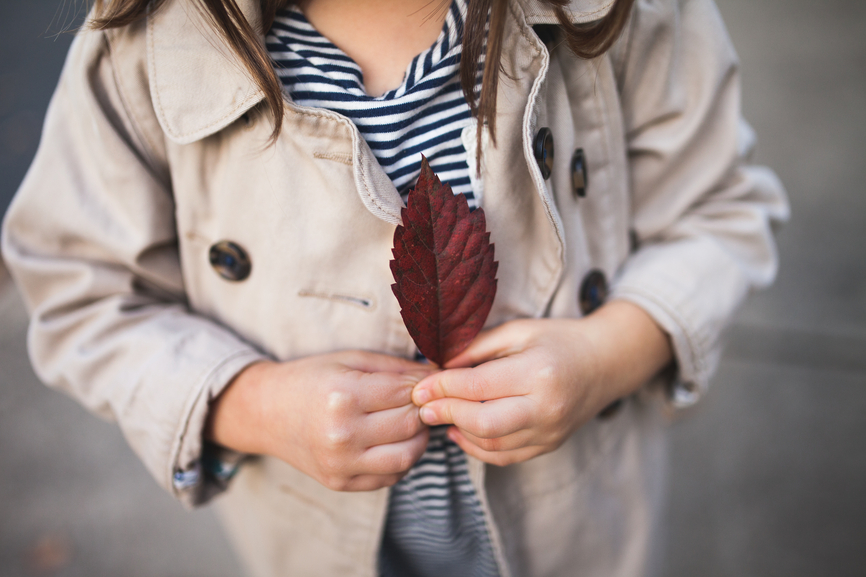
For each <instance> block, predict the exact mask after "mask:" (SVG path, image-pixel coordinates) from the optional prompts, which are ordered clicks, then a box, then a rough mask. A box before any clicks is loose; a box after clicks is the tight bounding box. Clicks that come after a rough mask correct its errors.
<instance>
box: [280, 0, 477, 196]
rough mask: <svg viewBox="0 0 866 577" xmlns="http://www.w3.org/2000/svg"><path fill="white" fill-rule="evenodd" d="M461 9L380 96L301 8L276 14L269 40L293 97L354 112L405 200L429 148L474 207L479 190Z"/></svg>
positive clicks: (459, 3)
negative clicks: (471, 152)
mask: <svg viewBox="0 0 866 577" xmlns="http://www.w3.org/2000/svg"><path fill="white" fill-rule="evenodd" d="M464 13H465V0H455V1H454V2H453V3H452V4H451V6H450V8H449V10H448V14H447V15H446V18H445V24H444V25H443V28H442V33H441V34H440V35H439V38H438V40H437V41H436V43H435V44H433V46H431V47H430V48H429V49H427V50H425V51H424V52H422V53H421V54H419V55H418V56H416V57H415V58H414V59H413V60H412V63H411V64H410V65H409V67H408V68H407V70H406V74H405V77H404V79H403V83H402V84H401V85H400V86H399V87H397V88H395V89H394V90H391V91H389V92H387V93H385V94H383V95H382V96H378V97H373V96H369V95H367V93H366V91H365V89H364V80H363V74H362V72H361V68H360V67H359V66H358V65H357V64H356V63H355V62H354V61H353V60H352V59H351V58H349V57H348V56H347V55H346V54H345V53H344V52H343V51H342V50H340V49H339V48H338V47H337V46H335V45H334V44H333V43H332V42H331V41H330V40H328V39H327V38H325V37H324V36H322V35H321V34H320V33H319V32H318V31H317V30H316V29H315V28H313V26H312V25H311V24H310V23H309V21H307V19H306V18H305V17H304V15H303V13H302V12H301V11H300V10H299V9H298V8H297V7H293V8H288V9H286V10H283V11H281V12H279V13H278V14H277V17H276V19H275V20H274V24H273V26H272V27H271V30H270V33H269V34H268V37H267V41H266V42H267V48H268V52H269V53H270V55H271V58H272V59H273V60H274V62H275V64H276V66H275V69H276V72H277V75H278V76H279V77H280V79H281V80H282V83H283V86H284V87H285V89H286V91H287V92H288V93H289V95H290V96H291V98H292V100H293V101H294V102H295V103H296V104H299V105H301V106H310V107H316V108H326V109H328V110H333V111H334V112H339V113H340V114H342V115H344V116H346V117H347V118H349V119H351V120H352V121H353V122H354V123H355V125H356V126H357V127H358V131H359V132H360V133H361V135H362V137H363V138H364V140H366V141H367V144H368V145H369V146H370V149H371V150H372V152H373V154H374V155H375V156H376V159H377V160H378V161H379V164H380V165H381V166H382V168H383V169H384V171H385V173H386V174H387V175H388V176H389V177H390V178H391V181H392V182H393V183H394V186H395V187H396V188H397V190H398V191H399V192H400V194H401V195H402V196H403V200H404V201H405V200H406V195H407V194H408V193H409V189H410V188H411V187H412V186H414V184H415V182H416V181H417V179H418V174H419V173H420V171H421V154H424V155H425V156H426V157H427V160H428V162H429V163H430V167H431V168H432V169H433V171H434V172H435V173H436V174H437V176H439V178H440V179H441V180H442V182H447V183H448V184H450V185H451V188H452V190H453V191H454V194H464V195H466V200H467V201H468V202H469V206H470V208H475V207H477V206H478V201H477V199H476V192H478V191H473V187H472V179H470V175H469V166H468V163H467V154H466V148H465V146H464V144H463V141H462V139H461V135H462V132H463V130H464V129H465V128H467V127H468V126H470V125H472V124H474V121H473V119H472V115H471V113H470V111H469V105H468V104H467V103H466V99H465V98H464V97H463V92H462V90H461V88H460V80H459V75H458V74H457V71H458V68H459V66H460V52H461V46H460V42H461V38H462V35H463V14H464ZM479 78H480V77H479Z"/></svg>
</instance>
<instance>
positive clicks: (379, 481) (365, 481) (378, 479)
mask: <svg viewBox="0 0 866 577" xmlns="http://www.w3.org/2000/svg"><path fill="white" fill-rule="evenodd" d="M405 476H406V475H405V473H401V474H394V475H358V476H356V477H352V478H351V479H348V480H347V481H344V482H343V484H342V486H340V487H329V488H330V489H333V490H335V491H349V492H359V491H375V490H376V489H382V488H384V487H391V486H392V485H395V484H396V483H397V481H399V480H400V479H402V478H403V477H405Z"/></svg>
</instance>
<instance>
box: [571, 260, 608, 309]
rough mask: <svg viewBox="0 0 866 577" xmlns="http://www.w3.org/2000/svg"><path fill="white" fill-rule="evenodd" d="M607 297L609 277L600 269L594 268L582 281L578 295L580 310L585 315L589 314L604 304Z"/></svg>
mask: <svg viewBox="0 0 866 577" xmlns="http://www.w3.org/2000/svg"><path fill="white" fill-rule="evenodd" d="M605 299H607V278H605V276H604V273H603V272H601V271H600V270H598V269H593V270H591V271H589V272H588V273H587V275H586V276H585V277H583V282H582V283H580V294H579V295H578V302H579V303H580V310H581V312H583V314H584V315H588V314H589V313H591V312H592V311H594V310H595V309H597V308H598V307H600V306H601V305H603V304H604V301H605Z"/></svg>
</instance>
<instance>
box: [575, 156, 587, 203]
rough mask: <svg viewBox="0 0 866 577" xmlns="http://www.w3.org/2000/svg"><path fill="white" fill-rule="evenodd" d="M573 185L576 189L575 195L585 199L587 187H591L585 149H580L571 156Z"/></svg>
mask: <svg viewBox="0 0 866 577" xmlns="http://www.w3.org/2000/svg"><path fill="white" fill-rule="evenodd" d="M571 183H572V186H573V187H574V195H575V196H579V197H581V198H583V197H584V196H586V187H587V186H589V178H588V176H587V174H586V156H585V155H584V154H583V149H582V148H578V149H577V150H575V151H574V154H572V155H571Z"/></svg>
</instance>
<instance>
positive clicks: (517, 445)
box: [460, 429, 536, 453]
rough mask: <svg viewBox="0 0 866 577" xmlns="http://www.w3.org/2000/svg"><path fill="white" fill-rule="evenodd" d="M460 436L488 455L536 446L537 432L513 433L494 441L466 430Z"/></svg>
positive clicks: (522, 431)
mask: <svg viewBox="0 0 866 577" xmlns="http://www.w3.org/2000/svg"><path fill="white" fill-rule="evenodd" d="M460 434H462V435H463V437H464V438H465V439H466V440H467V441H469V442H470V443H472V444H473V445H475V446H476V447H478V448H479V449H482V450H484V451H486V452H488V453H498V452H502V451H514V450H516V449H522V448H524V447H530V446H533V445H535V444H536V439H535V432H534V431H533V430H532V429H521V430H519V431H517V432H516V433H511V434H510V435H505V436H504V437H494V438H492V439H488V438H485V437H476V436H475V435H473V434H472V433H470V432H468V431H466V430H461V431H460Z"/></svg>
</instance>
